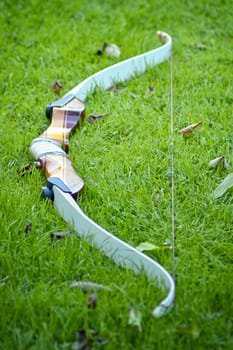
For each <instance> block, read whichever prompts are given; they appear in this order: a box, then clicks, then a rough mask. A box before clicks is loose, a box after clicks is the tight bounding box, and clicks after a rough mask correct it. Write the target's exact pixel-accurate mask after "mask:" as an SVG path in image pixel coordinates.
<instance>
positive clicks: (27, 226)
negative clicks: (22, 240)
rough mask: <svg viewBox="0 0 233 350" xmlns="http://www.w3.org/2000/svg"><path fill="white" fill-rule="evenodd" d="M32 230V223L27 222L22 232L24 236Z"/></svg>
mask: <svg viewBox="0 0 233 350" xmlns="http://www.w3.org/2000/svg"><path fill="white" fill-rule="evenodd" d="M31 230H32V223H31V222H29V223H28V224H27V225H26V227H25V230H24V233H25V236H27V235H29V233H30V232H31Z"/></svg>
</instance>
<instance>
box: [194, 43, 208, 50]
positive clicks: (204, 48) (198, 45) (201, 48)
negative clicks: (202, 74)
mask: <svg viewBox="0 0 233 350" xmlns="http://www.w3.org/2000/svg"><path fill="white" fill-rule="evenodd" d="M196 48H197V49H198V50H207V46H206V45H203V44H197V46H196Z"/></svg>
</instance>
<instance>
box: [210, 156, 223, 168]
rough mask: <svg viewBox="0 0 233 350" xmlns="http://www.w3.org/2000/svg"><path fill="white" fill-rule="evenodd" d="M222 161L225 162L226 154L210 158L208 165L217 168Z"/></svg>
mask: <svg viewBox="0 0 233 350" xmlns="http://www.w3.org/2000/svg"><path fill="white" fill-rule="evenodd" d="M220 163H222V164H224V163H225V157H224V156H221V157H217V158H215V159H212V160H210V161H209V163H208V165H209V167H210V168H217V167H218V165H219V164H220Z"/></svg>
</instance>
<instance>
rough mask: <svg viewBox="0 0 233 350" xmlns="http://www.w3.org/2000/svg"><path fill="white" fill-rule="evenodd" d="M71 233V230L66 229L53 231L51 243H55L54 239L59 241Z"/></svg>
mask: <svg viewBox="0 0 233 350" xmlns="http://www.w3.org/2000/svg"><path fill="white" fill-rule="evenodd" d="M70 234H71V231H65V232H53V233H51V235H50V243H53V242H54V241H55V242H56V243H57V242H59V241H60V240H61V239H62V238H64V237H66V236H68V235H70Z"/></svg>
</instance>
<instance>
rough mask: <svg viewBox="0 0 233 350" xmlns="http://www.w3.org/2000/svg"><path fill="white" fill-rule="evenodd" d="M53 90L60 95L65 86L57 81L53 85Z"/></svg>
mask: <svg viewBox="0 0 233 350" xmlns="http://www.w3.org/2000/svg"><path fill="white" fill-rule="evenodd" d="M51 88H52V90H53V91H54V92H55V93H56V94H59V92H60V90H61V89H62V88H63V85H62V84H61V83H60V81H59V80H57V79H55V80H54V82H53V83H52V85H51Z"/></svg>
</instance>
